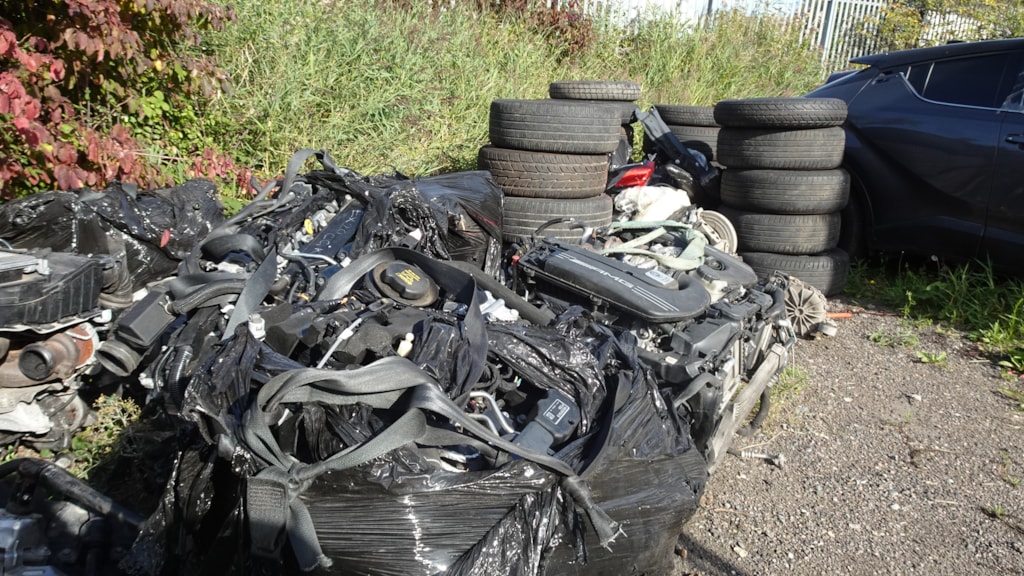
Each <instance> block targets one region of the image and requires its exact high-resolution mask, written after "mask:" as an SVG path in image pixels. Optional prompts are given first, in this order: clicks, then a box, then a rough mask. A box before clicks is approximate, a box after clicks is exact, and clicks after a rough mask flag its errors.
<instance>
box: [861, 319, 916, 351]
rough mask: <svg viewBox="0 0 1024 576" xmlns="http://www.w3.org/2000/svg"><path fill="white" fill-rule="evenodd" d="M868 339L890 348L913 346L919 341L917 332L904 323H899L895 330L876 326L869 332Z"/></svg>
mask: <svg viewBox="0 0 1024 576" xmlns="http://www.w3.org/2000/svg"><path fill="white" fill-rule="evenodd" d="M868 340H870V341H872V342H874V343H875V344H878V345H880V346H887V347H890V348H896V347H901V348H913V347H914V346H917V345H918V343H920V338H919V337H918V335H917V332H915V331H914V330H912V329H910V328H908V327H906V326H904V325H900V326H899V327H898V328H897V329H896V330H886V329H885V328H878V329H876V330H875V331H874V332H872V333H871V334H868Z"/></svg>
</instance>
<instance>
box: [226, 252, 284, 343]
mask: <svg viewBox="0 0 1024 576" xmlns="http://www.w3.org/2000/svg"><path fill="white" fill-rule="evenodd" d="M275 278H277V249H276V248H271V249H270V252H269V253H268V254H267V257H266V258H265V259H264V260H263V263H262V264H260V267H259V268H257V269H256V272H253V275H252V276H250V277H249V283H248V284H246V285H245V288H243V289H242V293H241V294H239V295H238V300H237V301H236V302H235V309H234V310H232V311H231V317H230V318H228V324H227V326H225V327H224V335H223V336H222V337H221V341H224V340H227V339H228V338H231V337H232V336H234V335H235V328H236V327H237V326H238V325H239V324H241V323H242V322H248V321H249V314H250V313H252V311H253V310H255V309H256V307H257V306H259V305H260V303H261V302H263V298H265V297H266V295H267V292H270V287H271V286H272V285H273V284H274V279H275Z"/></svg>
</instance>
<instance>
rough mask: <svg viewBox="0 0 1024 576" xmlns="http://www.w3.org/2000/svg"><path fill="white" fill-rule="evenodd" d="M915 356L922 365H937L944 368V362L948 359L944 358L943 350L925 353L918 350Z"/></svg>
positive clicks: (944, 352)
mask: <svg viewBox="0 0 1024 576" xmlns="http://www.w3.org/2000/svg"><path fill="white" fill-rule="evenodd" d="M916 354H917V359H918V360H920V361H921V363H922V364H938V365H941V366H945V365H946V360H947V359H948V358H947V357H946V351H945V350H942V351H939V352H925V351H924V350H918V351H917V352H916Z"/></svg>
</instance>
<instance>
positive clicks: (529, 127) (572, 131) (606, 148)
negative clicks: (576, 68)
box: [489, 100, 622, 154]
mask: <svg viewBox="0 0 1024 576" xmlns="http://www.w3.org/2000/svg"><path fill="white" fill-rule="evenodd" d="M621 116H622V114H621V111H620V110H619V109H618V107H615V106H593V105H591V104H588V103H585V102H578V101H575V100H495V101H493V102H491V111H490V130H489V132H490V138H491V142H492V143H493V144H494V145H495V146H498V147H499V148H511V149H515V150H531V151H534V152H557V153H567V154H608V153H610V152H613V151H615V148H616V147H617V146H618V145H619V127H620V126H621V125H622V121H621Z"/></svg>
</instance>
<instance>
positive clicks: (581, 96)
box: [548, 80, 640, 102]
mask: <svg viewBox="0 0 1024 576" xmlns="http://www.w3.org/2000/svg"><path fill="white" fill-rule="evenodd" d="M548 94H549V95H551V97H552V98H558V99H566V100H613V101H615V100H618V101H628V102H635V101H636V100H637V99H639V98H640V85H639V84H637V83H636V82H628V81H616V80H558V81H555V82H552V83H551V84H549V85H548Z"/></svg>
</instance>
